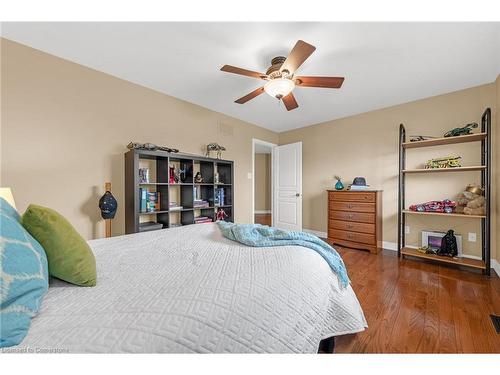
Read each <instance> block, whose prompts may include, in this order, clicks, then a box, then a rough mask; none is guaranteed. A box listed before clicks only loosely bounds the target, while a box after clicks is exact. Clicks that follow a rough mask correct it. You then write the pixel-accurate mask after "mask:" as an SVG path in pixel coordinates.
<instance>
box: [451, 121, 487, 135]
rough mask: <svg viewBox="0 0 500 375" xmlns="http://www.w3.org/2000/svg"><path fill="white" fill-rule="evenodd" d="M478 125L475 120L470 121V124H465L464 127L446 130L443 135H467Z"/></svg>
mask: <svg viewBox="0 0 500 375" xmlns="http://www.w3.org/2000/svg"><path fill="white" fill-rule="evenodd" d="M478 126H479V125H478V124H477V122H471V123H470V124H467V125H465V126H464V127H461V128H454V129H451V130H450V131H447V132H446V133H444V136H445V137H458V136H460V135H469V134H472V129H475V128H477V127H478Z"/></svg>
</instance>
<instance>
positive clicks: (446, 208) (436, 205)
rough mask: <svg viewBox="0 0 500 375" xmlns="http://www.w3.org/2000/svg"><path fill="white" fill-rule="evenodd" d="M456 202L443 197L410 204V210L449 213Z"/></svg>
mask: <svg viewBox="0 0 500 375" xmlns="http://www.w3.org/2000/svg"><path fill="white" fill-rule="evenodd" d="M456 205H457V204H456V202H454V201H452V200H449V199H444V200H442V201H430V202H425V203H420V204H412V205H411V206H410V210H412V211H417V212H442V213H447V214H451V213H452V212H453V210H454V209H455V207H456Z"/></svg>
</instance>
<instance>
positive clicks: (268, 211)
mask: <svg viewBox="0 0 500 375" xmlns="http://www.w3.org/2000/svg"><path fill="white" fill-rule="evenodd" d="M253 213H254V214H255V215H262V214H270V213H271V210H255V211H254V212H253Z"/></svg>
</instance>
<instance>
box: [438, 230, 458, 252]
mask: <svg viewBox="0 0 500 375" xmlns="http://www.w3.org/2000/svg"><path fill="white" fill-rule="evenodd" d="M437 255H441V256H447V257H452V258H455V257H456V256H457V255H458V245H457V239H456V237H455V235H454V232H453V230H452V229H450V230H448V232H446V234H445V236H444V237H443V238H442V240H441V247H440V248H439V250H438V251H437Z"/></svg>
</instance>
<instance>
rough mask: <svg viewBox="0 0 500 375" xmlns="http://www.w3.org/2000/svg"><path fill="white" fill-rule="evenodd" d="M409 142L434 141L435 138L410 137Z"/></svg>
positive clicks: (423, 136)
mask: <svg viewBox="0 0 500 375" xmlns="http://www.w3.org/2000/svg"><path fill="white" fill-rule="evenodd" d="M409 137H410V142H420V141H427V140H429V139H435V138H437V137H432V136H430V135H410V136H409Z"/></svg>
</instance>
